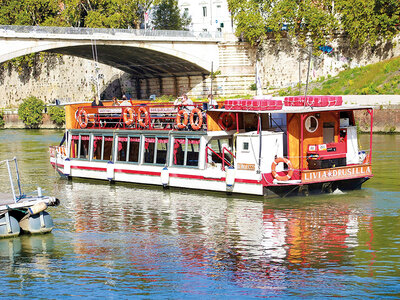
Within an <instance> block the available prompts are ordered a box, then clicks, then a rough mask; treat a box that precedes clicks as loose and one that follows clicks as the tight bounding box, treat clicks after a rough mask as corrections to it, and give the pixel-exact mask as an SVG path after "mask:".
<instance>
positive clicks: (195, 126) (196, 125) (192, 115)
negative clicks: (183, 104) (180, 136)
mask: <svg viewBox="0 0 400 300" xmlns="http://www.w3.org/2000/svg"><path fill="white" fill-rule="evenodd" d="M195 115H197V122H195V119H194V118H195ZM202 125H203V115H202V113H201V110H200V109H198V108H193V109H192V112H191V113H190V126H191V127H192V129H193V130H199V129H200V128H201V126H202Z"/></svg>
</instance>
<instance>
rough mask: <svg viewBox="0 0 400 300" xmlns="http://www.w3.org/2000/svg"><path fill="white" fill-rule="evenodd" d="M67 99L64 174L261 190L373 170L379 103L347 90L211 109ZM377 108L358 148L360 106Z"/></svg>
mask: <svg viewBox="0 0 400 300" xmlns="http://www.w3.org/2000/svg"><path fill="white" fill-rule="evenodd" d="M104 105H105V106H101V107H92V106H89V104H70V105H67V106H66V128H67V129H66V135H65V136H66V145H65V146H52V147H50V162H51V164H52V165H53V166H54V168H55V169H56V170H57V171H58V172H59V173H60V174H61V175H63V176H68V177H81V178H93V179H102V180H108V181H121V182H132V183H139V184H153V185H160V186H164V187H177V188H188V189H199V190H209V191H221V192H228V193H243V194H253V195H279V196H282V197H283V196H287V195H297V194H304V195H308V194H309V193H310V192H316V193H324V192H332V191H334V190H336V189H340V190H351V189H357V188H360V187H361V185H362V183H364V182H365V181H366V180H368V179H369V178H371V177H372V169H371V154H372V152H371V146H372V123H373V109H372V107H369V106H363V107H361V106H349V105H343V103H342V98H341V97H340V96H307V97H305V96H296V97H286V98H269V99H238V100H226V101H225V102H222V103H219V108H212V109H207V105H206V104H203V103H195V104H194V105H193V106H190V107H182V106H174V105H172V104H170V103H154V102H144V101H131V102H129V103H128V105H127V106H111V102H110V103H108V102H106V103H105V104H104ZM358 110H364V111H365V112H366V114H367V115H368V114H369V116H370V120H371V132H370V139H369V147H368V146H367V147H366V149H363V150H361V149H360V148H359V142H358V136H357V127H356V121H355V111H358Z"/></svg>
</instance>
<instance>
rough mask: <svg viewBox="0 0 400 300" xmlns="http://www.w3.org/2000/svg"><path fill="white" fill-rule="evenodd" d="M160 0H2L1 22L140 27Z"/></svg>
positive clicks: (67, 25) (0, 1)
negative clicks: (148, 12) (149, 11)
mask: <svg viewBox="0 0 400 300" xmlns="http://www.w3.org/2000/svg"><path fill="white" fill-rule="evenodd" d="M158 2H159V0H84V1H82V0H63V1H58V0H24V1H20V0H0V4H1V5H0V24H4V25H43V26H62V27H71V26H72V27H104V28H140V25H141V23H142V21H143V19H144V12H145V11H146V10H148V9H149V7H150V5H152V4H158Z"/></svg>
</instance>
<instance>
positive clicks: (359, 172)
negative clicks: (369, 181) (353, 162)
mask: <svg viewBox="0 0 400 300" xmlns="http://www.w3.org/2000/svg"><path fill="white" fill-rule="evenodd" d="M371 175H372V171H371V165H361V166H349V167H340V168H330V169H321V170H307V171H302V172H301V182H302V183H312V182H319V181H332V180H341V179H350V178H359V177H369V176H371Z"/></svg>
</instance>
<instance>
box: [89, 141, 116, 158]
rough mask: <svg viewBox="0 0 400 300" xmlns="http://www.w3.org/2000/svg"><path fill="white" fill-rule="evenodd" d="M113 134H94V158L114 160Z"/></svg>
mask: <svg viewBox="0 0 400 300" xmlns="http://www.w3.org/2000/svg"><path fill="white" fill-rule="evenodd" d="M112 145H113V137H112V136H103V135H95V136H93V160H107V161H110V160H112Z"/></svg>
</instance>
